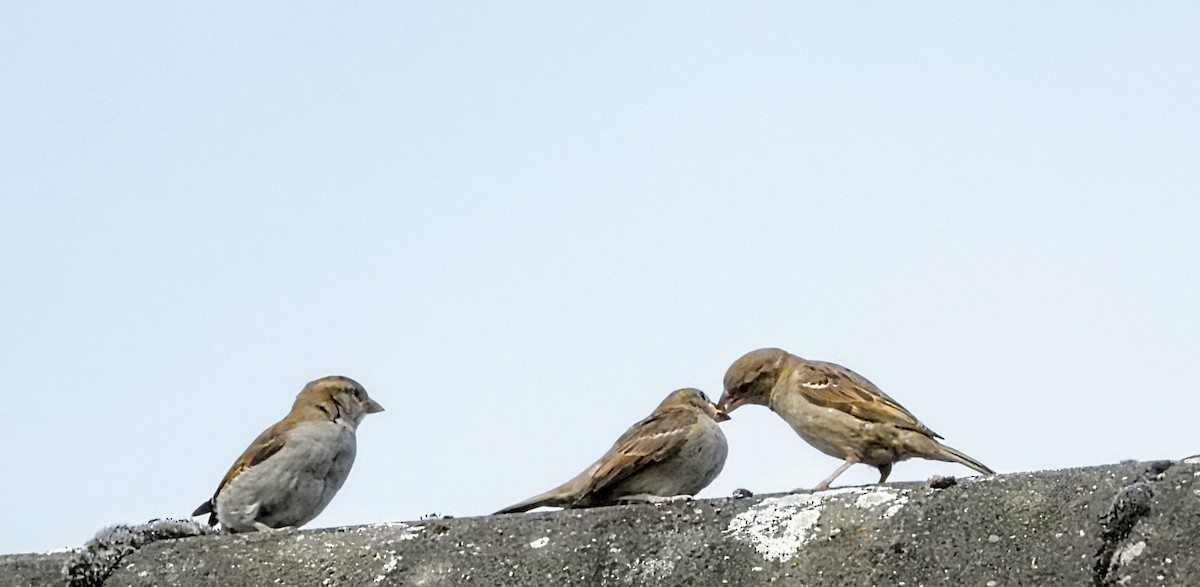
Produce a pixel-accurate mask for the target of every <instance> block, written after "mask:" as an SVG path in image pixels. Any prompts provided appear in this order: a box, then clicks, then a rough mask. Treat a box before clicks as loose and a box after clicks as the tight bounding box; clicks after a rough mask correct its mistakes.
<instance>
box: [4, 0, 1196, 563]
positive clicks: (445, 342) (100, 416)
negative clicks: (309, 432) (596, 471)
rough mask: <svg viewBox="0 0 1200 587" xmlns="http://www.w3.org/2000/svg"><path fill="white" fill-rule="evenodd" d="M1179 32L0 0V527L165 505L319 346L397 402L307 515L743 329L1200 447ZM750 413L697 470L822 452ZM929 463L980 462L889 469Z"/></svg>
mask: <svg viewBox="0 0 1200 587" xmlns="http://www.w3.org/2000/svg"><path fill="white" fill-rule="evenodd" d="M1197 31H1200V8H1197V6H1196V5H1195V4H1194V3H1187V2H1175V3H1170V2H1159V3H1150V4H1148V3H1137V4H1129V3H1094V2H1088V3H1084V2H1074V3H1045V2H1037V3H1032V2H1029V3H1016V4H1014V3H969V4H963V3H924V4H907V3H906V4H899V3H854V4H845V3H827V4H820V5H817V4H804V5H801V4H799V3H753V4H746V3H736V4H715V3H687V4H679V3H676V4H654V5H649V6H648V5H646V3H640V2H639V3H604V4H598V5H591V6H582V5H580V4H578V3H570V4H564V3H558V2H545V3H521V4H519V5H513V4H508V5H500V4H497V3H477V4H470V3H457V4H455V3H445V2H430V3H420V4H418V3H381V2H374V3H370V2H368V3H356V4H353V5H347V4H345V3H337V4H328V3H327V4H318V3H300V4H297V3H294V2H256V3H252V4H246V3H243V2H203V3H194V4H190V5H185V4H179V3H167V4H164V3H161V2H110V3H82V4H81V3H66V2H21V3H17V2H10V3H5V4H3V5H0V136H2V137H3V138H2V139H0V192H2V196H0V197H2V199H0V274H2V275H3V281H2V282H0V307H2V308H3V310H2V311H0V332H2V333H3V336H2V337H0V377H2V378H3V381H4V385H5V387H6V388H7V391H6V393H5V396H4V397H5V404H6V413H7V414H8V418H7V422H6V424H5V425H4V426H3V427H0V439H2V440H3V444H4V446H5V447H7V448H8V450H7V451H6V456H5V464H6V470H7V474H6V475H5V476H4V481H3V482H2V483H0V553H5V552H21V551H37V550H46V549H52V548H59V547H66V546H75V545H79V544H82V543H83V542H84V541H85V540H87V539H88V538H89V537H90V536H91V535H92V534H93V533H94V532H95V531H96V530H98V529H100V528H101V527H103V526H105V525H108V524H113V523H117V522H144V521H146V520H148V519H150V518H158V517H169V516H184V515H186V514H188V513H190V512H191V510H192V509H193V508H195V507H196V506H197V505H198V504H199V503H200V502H202V501H204V500H205V499H207V498H208V496H209V495H210V494H211V492H212V491H213V489H214V488H215V485H216V483H217V482H218V481H219V480H220V478H221V476H222V475H223V474H224V473H225V470H226V468H227V467H228V466H229V465H230V464H231V463H232V461H233V460H234V459H235V458H236V457H237V456H238V454H239V453H240V452H241V451H242V449H243V448H245V446H246V445H247V444H248V443H249V442H250V441H251V440H252V439H253V438H254V436H255V435H257V434H258V433H259V432H260V431H261V430H262V429H263V428H265V427H267V426H268V425H270V424H272V423H273V422H274V421H276V420H277V419H279V418H280V417H282V416H283V415H284V414H285V413H286V411H287V409H288V407H289V406H290V404H291V402H292V399H293V397H294V395H295V394H296V392H297V391H299V389H300V387H301V386H303V385H304V383H305V382H307V381H309V380H311V379H314V378H317V377H320V376H323V375H328V374H344V375H348V376H350V377H353V378H355V379H357V380H358V381H360V382H362V383H363V384H364V385H365V386H366V387H367V389H368V390H369V391H370V392H371V394H372V396H374V397H375V398H377V399H378V400H379V401H380V402H381V403H382V404H383V405H385V406H386V407H387V412H385V413H383V414H380V415H378V416H372V417H370V418H368V419H367V420H366V421H365V422H364V423H363V425H362V427H361V428H360V434H359V459H358V462H357V464H356V465H355V468H354V471H353V473H352V474H351V476H350V479H349V481H348V482H347V484H346V486H345V488H344V489H343V490H342V492H341V493H340V494H339V495H338V497H337V498H336V499H335V500H334V501H333V504H332V505H331V506H330V507H329V509H328V510H327V511H326V512H325V513H324V514H323V515H322V516H321V517H320V518H318V519H317V520H316V521H315V522H314V523H313V526H314V527H319V526H333V525H345V524H359V523H371V522H388V521H398V520H412V519H415V518H417V517H419V516H421V515H422V514H428V513H434V512H436V513H439V514H447V515H455V516H469V515H480V514H486V513H488V512H491V511H494V510H496V509H498V508H500V507H503V506H506V505H509V504H510V503H512V502H514V501H517V500H519V499H522V498H524V497H527V496H529V495H532V494H534V493H537V492H540V491H542V490H545V489H547V488H549V487H550V486H553V485H555V484H557V483H559V482H561V481H563V480H565V479H567V478H568V477H570V476H572V475H574V474H575V473H577V472H578V471H579V470H580V469H582V468H583V467H584V466H586V465H587V464H588V463H589V462H591V461H592V460H593V459H594V458H596V457H597V456H599V455H600V454H601V453H602V452H603V451H604V450H605V449H607V447H608V446H609V444H610V443H611V442H612V441H613V440H614V439H615V438H616V437H617V435H619V434H620V433H621V432H622V431H623V430H624V429H625V428H626V427H627V426H629V425H630V424H632V423H633V422H635V421H637V420H638V419H640V418H642V417H644V416H645V415H646V414H648V413H649V411H650V410H651V409H652V408H653V407H654V406H655V405H656V404H657V403H658V402H659V401H660V400H661V399H662V397H664V396H665V395H666V394H667V393H668V392H670V391H671V390H673V389H675V388H678V387H684V386H695V387H699V388H701V389H703V390H705V391H707V392H708V393H709V394H710V395H711V396H716V395H718V394H719V393H720V391H721V389H720V385H721V378H722V375H723V373H724V371H725V369H726V367H727V366H728V365H729V363H730V362H732V361H733V360H734V359H736V358H737V357H738V356H739V355H741V354H742V353H743V352H746V351H749V350H751V349H754V348H757V347H762V346H781V347H784V348H786V349H788V350H791V351H792V352H795V353H797V354H800V355H802V356H806V357H810V358H818V359H824V360H830V361H835V362H839V363H842V364H844V365H847V366H849V367H851V368H853V369H855V370H856V371H858V372H860V373H862V374H864V375H866V376H867V377H869V378H871V379H872V380H873V381H874V382H875V383H877V384H878V385H879V386H880V387H882V388H883V389H884V390H885V391H886V392H887V393H888V394H890V395H892V396H893V397H895V398H896V399H897V400H899V401H900V402H901V403H903V404H904V405H905V406H906V407H908V408H909V409H910V410H911V411H913V412H914V413H915V414H916V415H917V416H918V417H920V418H921V419H922V420H923V421H924V422H925V423H926V424H928V425H929V426H930V427H932V428H933V429H935V430H937V431H938V432H940V433H941V434H943V435H945V436H946V438H947V441H948V443H949V444H951V445H952V446H955V447H957V448H959V449H961V450H962V451H964V452H966V453H968V454H970V455H972V456H974V457H976V458H978V459H979V460H981V461H983V462H984V463H987V464H988V465H990V466H991V467H993V468H995V469H997V470H1000V471H1004V472H1011V471H1028V470H1036V469H1044V468H1056V467H1069V466H1079V465H1092V464H1102V463H1110V462H1114V461H1118V460H1122V459H1129V458H1136V459H1151V458H1178V457H1184V456H1187V455H1189V454H1195V453H1200V441H1198V438H1200V437H1198V435H1197V432H1196V423H1195V418H1196V413H1197V411H1198V410H1200V400H1198V399H1197V397H1198V394H1197V382H1198V381H1200V262H1198V260H1197V258H1198V256H1200V236H1197V232H1198V231H1197V226H1198V225H1200V193H1198V190H1197V186H1198V185H1200V177H1198V175H1200V174H1198V173H1197V170H1198V169H1200V108H1197V106H1196V105H1197V104H1200V75H1198V71H1200V70H1197V64H1198V63H1200V35H1197ZM734 415H735V419H734V420H733V421H731V422H728V423H727V424H726V425H725V430H726V433H727V435H728V437H729V440H730V444H731V454H730V458H729V462H728V464H727V466H726V468H725V472H724V474H723V475H722V476H721V477H720V478H719V479H718V480H717V481H716V483H714V484H713V486H711V487H710V488H709V489H708V490H707V491H706V492H704V493H703V494H702V495H704V496H723V495H728V494H729V493H730V492H731V491H732V490H733V489H734V488H737V487H748V488H750V489H752V490H754V491H758V492H766V491H783V490H788V489H792V488H794V487H797V486H811V485H814V484H816V483H817V482H818V481H820V480H821V479H822V478H824V477H825V476H826V475H827V474H829V473H830V472H831V471H832V470H833V469H834V468H835V467H836V466H837V464H838V463H837V462H836V461H834V460H833V459H831V458H829V457H826V456H824V455H821V454H820V453H818V452H817V451H816V450H815V449H812V448H810V447H808V446H807V445H805V444H804V443H803V442H802V441H801V440H800V439H799V438H798V437H796V436H795V435H794V434H793V433H792V432H791V431H790V430H789V429H788V428H787V426H786V425H785V424H784V423H783V422H782V421H781V420H779V419H778V418H777V417H776V416H775V415H774V414H772V413H770V412H769V411H767V410H765V409H761V408H753V407H751V408H744V409H742V410H739V411H738V412H736V413H735V414H734ZM935 473H937V474H968V473H970V471H968V470H967V469H965V468H963V467H959V466H956V465H949V464H943V463H927V462H907V463H902V464H900V465H898V466H897V468H896V472H895V474H894V476H893V479H896V480H917V479H924V478H926V477H928V476H930V475H932V474H935ZM874 479H875V473H874V471H873V470H871V469H869V468H867V467H858V468H855V469H852V470H851V471H850V472H849V473H848V474H846V475H845V476H843V477H842V479H841V481H842V482H844V483H865V482H870V481H873V480H874Z"/></svg>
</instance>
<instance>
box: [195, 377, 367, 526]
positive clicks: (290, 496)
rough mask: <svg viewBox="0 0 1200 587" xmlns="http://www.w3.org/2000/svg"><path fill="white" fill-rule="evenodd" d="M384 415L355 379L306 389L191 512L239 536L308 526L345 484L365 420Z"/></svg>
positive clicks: (334, 379) (322, 381) (323, 382)
mask: <svg viewBox="0 0 1200 587" xmlns="http://www.w3.org/2000/svg"><path fill="white" fill-rule="evenodd" d="M382 411H383V406H381V405H379V403H378V402H376V401H375V400H373V399H371V398H370V397H368V396H367V392H366V390H365V389H363V387H362V386H361V385H359V384H358V383H357V382H355V381H354V380H352V379H350V378H347V377H340V376H331V377H324V378H322V379H318V380H316V381H313V382H311V383H309V384H308V385H305V386H304V389H303V390H301V391H300V394H299V395H298V396H296V402H295V403H294V404H293V405H292V411H291V412H289V413H288V415H287V417H285V418H284V419H283V420H281V421H280V422H279V423H277V424H275V425H274V426H271V427H270V428H268V429H266V430H265V431H264V432H263V433H262V434H259V435H258V438H256V439H255V440H254V442H253V443H251V444H250V447H249V448H247V449H246V452H244V453H242V456H241V457H240V458H238V460H237V461H236V462H235V463H234V464H233V467H232V468H230V469H229V472H228V473H226V474H225V478H224V479H222V480H221V484H220V485H218V486H217V491H216V493H215V494H214V495H213V497H212V499H210V500H208V501H206V502H204V503H203V504H201V505H200V507H199V508H197V509H196V511H195V512H193V513H192V515H193V516H199V515H203V514H209V517H208V524H209V525H210V526H213V525H216V523H217V522H218V521H219V522H221V526H223V527H224V528H226V529H228V530H230V531H232V532H252V531H255V530H259V531H266V530H271V529H274V528H284V527H289V526H290V527H299V526H303V525H304V524H307V523H308V522H310V521H312V519H313V518H315V517H317V515H318V514H320V513H321V510H324V509H325V506H327V505H329V502H330V500H332V499H333V496H334V494H336V493H337V492H338V490H339V489H341V488H342V484H343V483H345V482H346V476H347V475H349V474H350V467H351V466H352V465H353V464H354V455H355V452H356V441H355V430H357V429H358V424H359V422H362V419H363V417H365V416H366V415H367V414H373V413H375V412H382Z"/></svg>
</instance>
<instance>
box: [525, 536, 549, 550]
mask: <svg viewBox="0 0 1200 587" xmlns="http://www.w3.org/2000/svg"><path fill="white" fill-rule="evenodd" d="M547 544H550V537H548V536H543V537H541V538H538V539H537V540H534V541H533V542H530V543H529V548H541V547H543V546H545V545H547Z"/></svg>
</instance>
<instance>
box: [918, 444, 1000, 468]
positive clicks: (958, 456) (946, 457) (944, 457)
mask: <svg viewBox="0 0 1200 587" xmlns="http://www.w3.org/2000/svg"><path fill="white" fill-rule="evenodd" d="M933 458H935V459H938V460H940V461H948V462H951V463H958V464H960V465H966V466H968V467H971V468H972V469H975V470H976V471H979V472H980V473H982V474H984V475H995V474H996V472H995V471H993V470H991V469H989V468H988V466H987V465H985V464H983V463H981V462H979V461H977V460H975V459H973V458H971V457H969V456H967V455H965V454H963V453H961V452H959V451H958V450H957V449H954V448H950V447H948V446H946V445H944V444H942V443H938V454H936V455H934V457H933Z"/></svg>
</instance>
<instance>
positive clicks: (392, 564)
mask: <svg viewBox="0 0 1200 587" xmlns="http://www.w3.org/2000/svg"><path fill="white" fill-rule="evenodd" d="M398 564H400V559H398V558H396V557H392V558H391V560H389V561H388V562H386V563H384V564H383V569H382V573H380V574H379V575H376V576H375V582H376V583H382V582H383V580H384V579H387V576H388V575H389V574H390V573H391V572H392V571H394V570H396V565H398Z"/></svg>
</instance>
